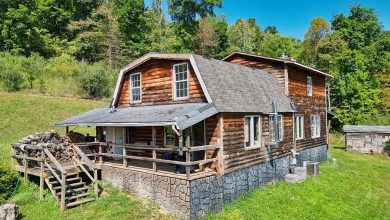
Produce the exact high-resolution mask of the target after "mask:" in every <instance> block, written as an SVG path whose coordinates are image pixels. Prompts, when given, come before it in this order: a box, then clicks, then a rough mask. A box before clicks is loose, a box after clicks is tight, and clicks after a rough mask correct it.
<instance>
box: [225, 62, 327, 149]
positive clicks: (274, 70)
mask: <svg viewBox="0 0 390 220" xmlns="http://www.w3.org/2000/svg"><path fill="white" fill-rule="evenodd" d="M225 61H227V62H231V63H236V64H241V65H245V66H249V67H253V68H258V69H262V70H264V71H267V72H269V73H271V74H272V75H274V76H275V77H277V79H278V82H279V85H280V86H281V87H282V88H284V89H285V91H286V94H287V95H288V96H289V97H290V98H291V99H292V100H293V101H294V103H295V104H296V107H297V112H296V114H301V115H304V138H303V139H301V140H297V141H296V145H297V150H298V151H301V150H303V149H306V148H312V147H316V146H320V145H326V144H327V132H326V129H327V128H326V123H327V122H326V95H325V88H326V86H325V76H323V75H320V74H317V73H314V72H311V71H308V70H303V69H300V68H297V67H293V66H291V65H288V64H284V63H283V62H280V61H275V60H268V59H264V58H260V57H253V56H250V55H245V54H233V55H232V56H230V57H228V58H227V59H226V60H225ZM307 76H310V77H311V78H312V88H313V93H312V96H308V95H307V87H306V84H307ZM286 87H287V88H286ZM312 114H318V115H320V117H321V128H320V130H321V131H320V133H321V135H320V137H318V138H312V136H311V121H310V116H311V115H312ZM286 119H287V122H288V121H289V120H290V122H291V129H287V128H285V129H284V132H285V133H286V132H287V133H291V135H293V134H292V132H293V129H292V125H293V121H292V120H293V118H292V116H291V117H290V118H289V119H288V118H286V117H283V121H284V122H286ZM262 123H263V134H264V132H265V131H266V132H268V118H267V117H263V120H262ZM265 137H267V135H265ZM291 144H293V143H292V142H291ZM283 145H284V143H283Z"/></svg>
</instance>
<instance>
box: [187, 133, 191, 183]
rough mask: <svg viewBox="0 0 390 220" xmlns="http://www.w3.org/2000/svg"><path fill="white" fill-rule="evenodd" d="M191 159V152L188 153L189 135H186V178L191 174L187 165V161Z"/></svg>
mask: <svg viewBox="0 0 390 220" xmlns="http://www.w3.org/2000/svg"><path fill="white" fill-rule="evenodd" d="M190 161H191V154H190V135H186V163H187V165H186V176H187V179H190V174H191V166H189V165H188V163H189V162H190Z"/></svg>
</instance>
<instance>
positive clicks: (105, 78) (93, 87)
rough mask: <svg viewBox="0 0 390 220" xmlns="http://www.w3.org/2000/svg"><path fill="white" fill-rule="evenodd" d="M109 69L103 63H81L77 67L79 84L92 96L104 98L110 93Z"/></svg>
mask: <svg viewBox="0 0 390 220" xmlns="http://www.w3.org/2000/svg"><path fill="white" fill-rule="evenodd" d="M109 75H110V74H109V70H108V68H106V67H105V66H104V65H102V64H97V63H96V64H94V65H87V64H81V65H80V67H79V68H78V69H77V76H78V78H79V85H80V88H81V89H82V91H83V92H85V93H87V94H88V96H89V97H90V98H103V97H108V96H109V95H110V76H109Z"/></svg>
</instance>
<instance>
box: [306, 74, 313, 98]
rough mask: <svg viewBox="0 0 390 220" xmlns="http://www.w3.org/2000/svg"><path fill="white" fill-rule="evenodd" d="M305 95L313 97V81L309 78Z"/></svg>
mask: <svg viewBox="0 0 390 220" xmlns="http://www.w3.org/2000/svg"><path fill="white" fill-rule="evenodd" d="M307 95H308V96H312V95H313V80H312V78H311V77H310V76H308V77H307Z"/></svg>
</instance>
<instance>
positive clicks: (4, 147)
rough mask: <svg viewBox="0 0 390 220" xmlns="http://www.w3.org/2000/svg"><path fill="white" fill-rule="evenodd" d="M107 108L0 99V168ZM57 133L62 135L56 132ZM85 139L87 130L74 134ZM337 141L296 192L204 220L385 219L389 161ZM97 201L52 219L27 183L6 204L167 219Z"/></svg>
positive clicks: (25, 210) (34, 212)
mask: <svg viewBox="0 0 390 220" xmlns="http://www.w3.org/2000/svg"><path fill="white" fill-rule="evenodd" d="M107 105H108V104H107V103H103V102H98V101H88V100H81V99H67V98H57V97H46V96H34V95H26V94H19V93H17V94H9V93H1V92H0V150H1V154H0V162H1V161H6V162H9V161H10V152H11V148H10V144H11V143H13V142H15V141H17V140H18V139H20V138H22V137H24V136H26V135H28V134H30V133H33V132H35V131H46V130H48V129H53V127H52V124H53V123H55V122H58V121H61V120H63V119H65V118H67V117H69V116H71V115H74V114H77V113H80V112H83V111H86V110H88V109H91V108H94V107H98V106H107ZM56 130H59V131H60V132H64V129H63V128H61V129H57V128H56ZM81 131H84V132H86V130H81ZM341 137H342V136H340V135H333V136H332V138H331V140H332V142H333V143H338V145H333V147H332V148H331V150H330V155H331V158H332V159H333V160H332V159H331V160H330V161H327V162H323V163H321V166H320V176H318V177H311V178H309V179H308V180H307V181H305V182H303V183H301V184H297V185H287V184H286V183H284V182H279V183H277V184H275V185H270V186H268V187H265V188H260V189H256V190H253V191H252V192H250V193H248V194H246V195H243V196H242V197H240V198H239V199H237V200H236V201H235V202H233V203H230V204H226V206H225V209H224V210H223V211H222V212H219V213H215V214H210V215H208V216H206V217H205V219H390V160H389V159H387V158H385V157H384V156H382V155H375V156H372V155H362V154H358V153H350V152H345V151H344V150H343V149H341V148H340V146H342V142H340V140H341V141H342V139H341ZM104 189H105V191H104V193H103V196H102V197H101V198H100V199H98V200H97V201H96V202H93V203H88V204H85V205H83V206H80V207H77V208H73V209H70V210H67V211H66V212H64V213H61V212H59V208H58V205H57V203H56V202H55V200H54V198H53V197H52V195H51V194H50V193H49V192H46V196H45V199H44V200H43V201H39V199H38V195H39V191H38V187H37V186H36V185H35V184H34V183H30V184H28V185H25V184H21V185H20V187H19V188H18V190H17V191H16V193H15V195H14V196H13V198H11V199H10V201H9V202H13V203H16V204H18V205H20V208H21V213H22V214H23V217H24V218H25V219H58V220H59V219H169V218H172V217H170V216H169V215H167V214H166V213H165V212H163V211H161V209H159V208H157V207H156V206H154V205H153V204H151V203H150V202H146V201H144V200H141V199H137V198H135V197H133V196H129V195H128V194H126V193H123V192H120V191H119V190H116V189H115V188H113V187H110V186H106V185H104Z"/></svg>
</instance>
